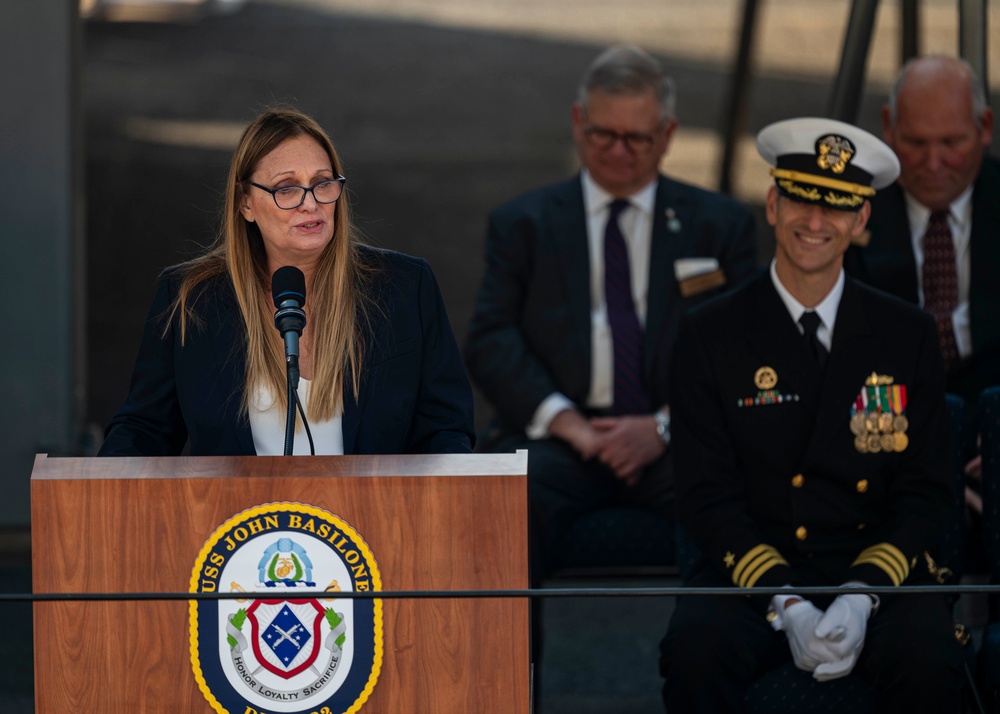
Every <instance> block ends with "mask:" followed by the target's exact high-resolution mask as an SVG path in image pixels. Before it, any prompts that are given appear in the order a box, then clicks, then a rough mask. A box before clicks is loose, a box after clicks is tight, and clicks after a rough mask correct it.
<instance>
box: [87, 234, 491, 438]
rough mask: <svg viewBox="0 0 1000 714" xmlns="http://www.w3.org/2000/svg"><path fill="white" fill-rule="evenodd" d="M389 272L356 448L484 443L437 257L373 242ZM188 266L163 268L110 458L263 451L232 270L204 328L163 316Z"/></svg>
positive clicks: (382, 271)
mask: <svg viewBox="0 0 1000 714" xmlns="http://www.w3.org/2000/svg"><path fill="white" fill-rule="evenodd" d="M362 255H363V256H364V258H365V259H366V260H367V261H369V262H370V263H371V264H372V265H373V267H375V268H376V270H377V277H376V278H375V279H374V281H373V290H374V297H375V301H376V303H377V305H378V308H379V310H376V311H374V313H373V316H372V317H373V319H372V330H371V332H370V333H369V334H368V335H367V347H368V349H367V354H366V357H365V364H364V368H363V370H362V384H361V391H360V395H359V398H358V399H357V400H355V398H354V393H353V389H352V388H351V387H350V385H349V384H345V387H344V414H343V418H342V422H343V434H344V453H345V454H403V453H461V452H468V451H471V449H472V445H473V443H474V435H473V433H474V430H473V417H472V390H471V388H470V387H469V382H468V379H467V377H466V374H465V369H464V367H463V365H462V361H461V355H460V353H459V351H458V346H457V345H456V343H455V338H454V336H453V334H452V331H451V326H450V324H449V322H448V315H447V313H446V312H445V308H444V304H443V302H442V300H441V294H440V291H439V289H438V285H437V282H436V280H435V279H434V275H433V273H432V272H431V269H430V266H428V265H427V263H426V262H425V261H423V260H420V259H418V258H411V257H409V256H405V255H401V254H399V253H393V252H390V251H381V250H375V249H368V248H365V249H363V251H362ZM179 282H180V274H179V272H178V271H176V270H168V271H166V272H164V274H163V275H162V276H161V277H160V279H159V281H158V282H157V286H156V296H155V297H154V299H153V305H152V307H151V308H150V311H149V317H148V318H147V320H146V326H145V330H144V332H143V336H142V343H141V345H140V348H139V355H138V358H137V359H136V364H135V371H134V373H133V375H132V384H131V387H130V389H129V394H128V397H127V398H126V400H125V403H124V404H123V405H122V407H121V409H120V410H119V411H118V414H116V415H115V417H114V419H113V420H112V421H111V424H110V425H109V426H108V428H107V432H106V435H105V440H104V444H103V446H102V447H101V450H100V453H101V455H107V456H119V455H144V456H162V455H173V454H179V453H180V452H181V450H182V449H183V448H184V444H185V442H186V441H187V440H188V439H190V442H191V454H192V455H252V454H254V453H255V451H254V445H253V436H252V434H251V431H250V423H249V421H248V417H247V415H246V412H245V410H241V408H240V405H241V402H242V392H243V388H244V383H245V378H246V360H245V330H244V327H243V320H242V317H241V316H240V312H239V308H238V306H237V303H236V296H235V293H234V292H233V288H232V283H231V282H230V280H229V278H228V276H220V277H217V278H214V279H212V280H210V281H209V282H208V283H207V284H206V285H204V287H202V288H200V289H199V292H198V293H197V295H196V297H195V305H196V308H197V312H198V315H199V317H200V318H201V320H200V325H198V326H195V327H192V328H190V331H189V333H188V335H187V337H186V340H185V344H184V346H183V347H182V346H181V341H180V336H179V334H178V327H177V324H176V321H175V322H174V323H172V324H171V325H170V326H169V329H168V330H167V333H166V335H165V336H164V335H163V327H164V321H163V317H164V315H165V313H166V312H167V310H168V308H169V306H170V305H171V303H172V302H173V300H174V298H175V296H176V294H177V287H178V285H179Z"/></svg>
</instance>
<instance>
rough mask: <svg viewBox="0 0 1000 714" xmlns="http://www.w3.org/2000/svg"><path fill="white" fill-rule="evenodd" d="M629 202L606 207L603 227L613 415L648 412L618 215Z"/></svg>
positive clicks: (638, 330)
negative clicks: (609, 327)
mask: <svg viewBox="0 0 1000 714" xmlns="http://www.w3.org/2000/svg"><path fill="white" fill-rule="evenodd" d="M628 206H629V202H628V201H624V200H621V199H617V200H615V201H612V202H611V205H610V206H609V207H608V224H607V226H605V228H604V298H605V300H606V301H607V304H608V324H609V325H610V326H611V341H612V344H613V345H614V387H615V392H614V405H613V407H612V410H613V411H614V412H615V413H616V414H649V413H650V412H651V411H652V409H651V407H650V401H649V397H648V396H647V395H646V390H645V389H644V388H643V386H642V327H640V325H639V317H638V315H636V312H635V303H634V302H633V301H632V277H631V272H630V271H629V263H628V250H627V249H626V247H625V237H624V236H623V235H622V231H621V228H620V227H619V225H618V216H619V215H620V214H621V212H622V211H623V210H625V209H626V208H628Z"/></svg>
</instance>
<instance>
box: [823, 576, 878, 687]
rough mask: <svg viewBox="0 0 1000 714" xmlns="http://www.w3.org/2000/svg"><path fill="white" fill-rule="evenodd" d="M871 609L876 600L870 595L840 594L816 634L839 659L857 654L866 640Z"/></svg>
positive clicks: (824, 616) (831, 604)
mask: <svg viewBox="0 0 1000 714" xmlns="http://www.w3.org/2000/svg"><path fill="white" fill-rule="evenodd" d="M871 610H872V599H871V598H870V597H868V596H867V595H862V594H860V593H857V594H851V595H846V594H845V595H838V596H837V599H836V600H834V601H833V602H832V603H830V607H828V608H827V609H826V613H824V615H823V617H822V618H821V619H820V621H819V622H818V623H817V624H816V631H815V634H816V637H818V638H820V639H822V640H824V641H825V642H826V644H827V647H828V648H829V650H830V651H831V652H833V653H834V656H835V657H836V659H844V658H846V657H848V656H851V655H854V656H855V657H856V656H857V654H858V653H859V652H860V651H861V647H862V645H864V643H865V632H866V631H867V629H868V615H869V614H871ZM848 671H850V670H848ZM844 674H846V672H845V673H844ZM841 676H843V675H841Z"/></svg>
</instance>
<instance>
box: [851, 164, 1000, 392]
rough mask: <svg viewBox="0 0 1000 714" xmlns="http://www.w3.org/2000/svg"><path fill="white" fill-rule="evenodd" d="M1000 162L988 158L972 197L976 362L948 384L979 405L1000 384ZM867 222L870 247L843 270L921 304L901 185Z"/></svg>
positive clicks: (878, 198)
mask: <svg viewBox="0 0 1000 714" xmlns="http://www.w3.org/2000/svg"><path fill="white" fill-rule="evenodd" d="M998 199H1000V159H997V158H994V157H991V156H986V157H984V159H983V165H982V168H981V169H980V171H979V176H978V177H977V179H976V183H975V186H974V188H973V192H972V233H971V236H970V241H969V251H970V255H971V258H972V261H971V263H972V270H971V280H970V284H969V320H970V328H971V331H972V356H971V357H970V358H969V359H968V360H966V361H965V362H963V364H962V365H961V366H960V367H959V368H958V369H957V370H956V371H955V372H954V373H953V374H951V375H949V378H948V391H950V392H954V393H956V394H959V395H961V396H963V397H965V398H966V400H969V401H970V402H974V401H975V400H976V399H977V398H978V395H979V392H981V391H982V390H983V389H984V388H986V387H988V386H992V385H995V384H1000V280H997V274H998V272H1000V200H998ZM871 204H872V215H871V218H870V219H869V221H868V230H869V232H870V240H869V243H868V245H867V246H865V247H862V246H851V247H850V248H849V249H848V251H847V255H846V256H845V258H844V269H845V270H846V271H847V273H848V274H849V275H852V276H854V277H855V278H857V279H858V280H861V281H863V282H865V283H868V284H869V285H871V286H873V287H876V288H878V289H879V290H884V291H886V292H888V293H892V294H893V295H897V296H899V297H901V298H903V299H904V300H907V301H908V302H912V303H913V304H918V302H919V295H918V292H917V290H918V286H917V264H916V261H915V259H914V257H913V244H912V240H911V237H910V236H911V231H910V224H909V221H908V220H907V215H906V200H905V198H904V196H903V189H902V188H900V186H899V184H898V183H897V184H893V185H892V186H890V187H888V188H886V189H883V190H881V191H879V192H878V193H877V194H876V195H875V197H874V198H873V199H871Z"/></svg>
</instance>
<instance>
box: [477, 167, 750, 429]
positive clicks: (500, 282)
mask: <svg viewBox="0 0 1000 714" xmlns="http://www.w3.org/2000/svg"><path fill="white" fill-rule="evenodd" d="M668 210H672V211H673V216H674V217H675V218H676V223H675V224H674V225H675V226H676V225H679V228H675V232H672V231H671V226H670V225H669V222H668V218H667V211H668ZM694 257H714V258H717V259H718V261H719V265H720V267H721V268H722V270H723V271H724V273H725V279H726V286H725V287H726V288H729V287H733V286H735V285H737V284H739V283H740V282H742V281H743V280H745V279H747V278H748V277H749V276H750V275H752V274H753V272H754V271H755V270H756V267H757V266H756V255H755V234H754V224H753V218H752V217H751V215H750V212H749V211H748V210H747V209H746V208H744V207H743V206H741V205H740V204H738V203H737V202H736V201H733V200H731V199H729V198H727V197H725V196H721V195H718V194H714V193H710V192H708V191H704V190H702V189H699V188H695V187H694V186H689V185H687V184H683V183H680V182H678V181H673V180H671V179H668V178H665V177H660V180H659V186H658V187H657V191H656V203H655V210H654V213H653V235H652V246H651V254H650V266H649V294H648V305H647V313H646V331H645V340H644V344H643V369H644V376H645V380H646V385H647V387H648V388H649V390H650V392H651V394H650V396H651V397H652V400H653V404H654V405H655V406H656V407H659V406H661V405H663V404H665V403H666V402H667V374H668V364H669V360H670V353H671V350H672V347H673V343H674V339H675V337H676V333H677V324H678V318H679V316H680V314H681V313H682V312H683V311H684V310H686V309H688V308H690V307H691V306H693V305H697V304H699V303H701V302H703V301H704V300H705V299H706V298H708V297H709V296H711V295H714V294H718V293H719V292H720V291H721V288H715V289H710V290H705V291H703V292H701V293H698V294H696V295H692V296H691V297H687V298H684V297H681V294H680V288H679V286H678V283H677V280H676V278H675V276H674V261H676V260H677V259H679V258H694ZM590 331H591V322H590V259H589V251H588V246H587V226H586V216H585V214H584V205H583V188H582V185H581V180H580V177H579V176H575V177H574V178H572V179H570V180H569V181H566V182H564V183H560V184H556V185H553V186H548V187H545V188H542V189H538V190H535V191H532V192H530V193H527V194H525V195H523V196H520V197H519V198H516V199H514V200H513V201H510V202H509V203H507V204H505V205H503V206H500V207H499V208H497V209H496V210H495V211H493V213H492V214H491V215H490V218H489V232H488V234H487V238H486V273H485V275H484V277H483V282H482V285H481V287H480V290H479V294H478V297H477V299H476V305H475V314H474V316H473V318H472V323H471V326H470V330H469V338H468V342H467V343H466V348H465V358H466V364H467V366H468V368H469V373H470V374H471V376H472V378H473V380H474V381H475V382H476V384H477V385H478V386H479V388H480V389H481V390H482V391H483V393H484V394H485V396H486V398H487V399H488V400H489V401H490V403H492V404H493V406H494V407H495V408H496V411H497V414H498V416H499V421H500V424H501V427H502V430H503V431H504V432H506V433H517V432H521V431H523V430H524V428H525V426H526V425H527V424H528V422H529V421H530V420H531V418H532V416H533V415H534V412H535V410H536V409H537V408H538V405H539V404H541V402H542V401H543V400H544V399H545V398H546V397H547V396H549V395H550V394H552V393H553V392H561V393H562V394H565V395H566V396H567V397H568V398H569V399H571V400H573V401H574V402H575V403H577V404H579V405H583V404H584V402H585V401H586V398H587V393H588V391H589V389H590V374H591V354H590V350H591V336H590Z"/></svg>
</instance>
